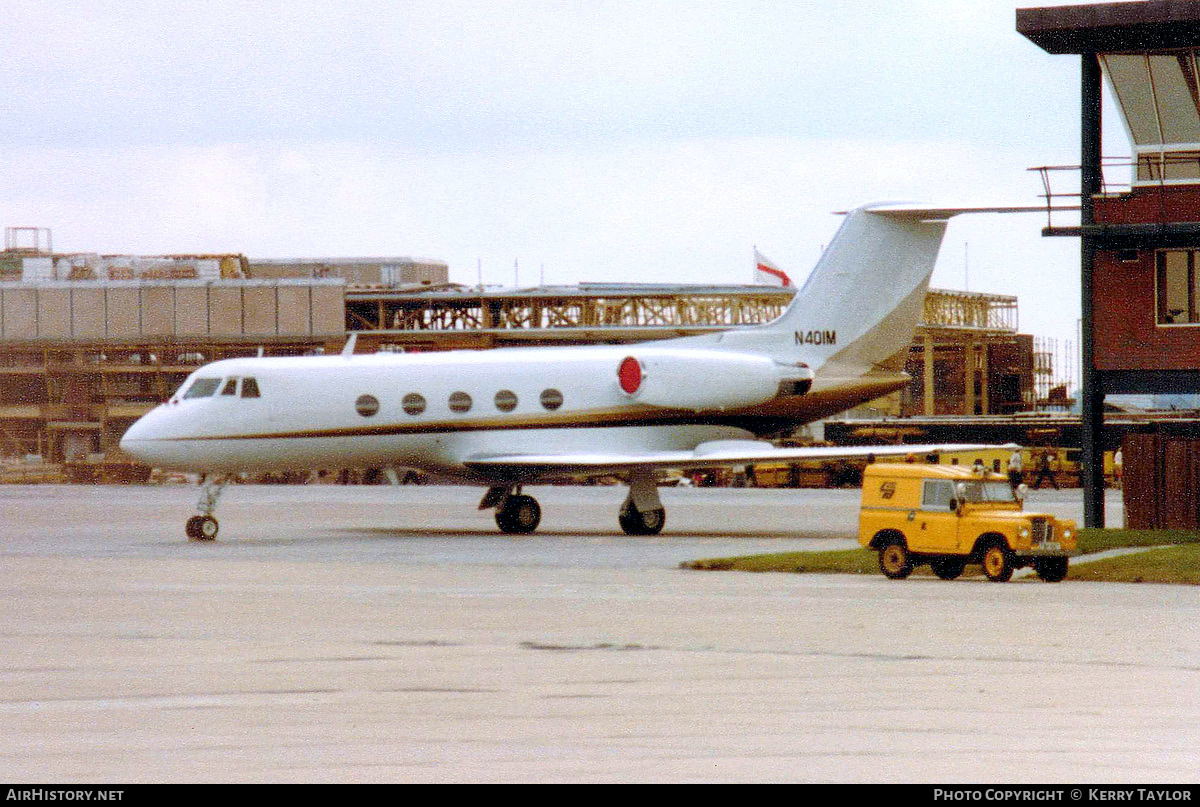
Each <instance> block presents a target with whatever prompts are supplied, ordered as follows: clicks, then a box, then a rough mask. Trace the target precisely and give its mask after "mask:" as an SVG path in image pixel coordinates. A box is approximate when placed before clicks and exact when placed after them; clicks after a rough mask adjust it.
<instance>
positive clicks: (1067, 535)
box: [1063, 529, 1071, 538]
mask: <svg viewBox="0 0 1200 807" xmlns="http://www.w3.org/2000/svg"><path fill="white" fill-rule="evenodd" d="M1070 537H1071V530H1070V529H1065V530H1063V538H1070Z"/></svg>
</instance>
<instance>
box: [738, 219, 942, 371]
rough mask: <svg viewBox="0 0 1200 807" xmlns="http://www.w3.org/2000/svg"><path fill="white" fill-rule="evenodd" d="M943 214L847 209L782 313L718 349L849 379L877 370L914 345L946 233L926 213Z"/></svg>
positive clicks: (940, 221) (940, 223)
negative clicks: (750, 351) (838, 370)
mask: <svg viewBox="0 0 1200 807" xmlns="http://www.w3.org/2000/svg"><path fill="white" fill-rule="evenodd" d="M944 212H945V211H942V210H937V211H925V210H922V209H919V208H897V207H893V206H888V207H871V206H867V207H861V208H858V209H856V210H853V211H851V212H850V213H849V214H847V216H846V220H845V221H844V222H842V226H841V227H840V228H839V229H838V231H837V233H836V235H835V236H834V238H833V241H832V242H831V243H830V244H829V247H828V248H827V249H826V250H825V253H824V254H823V255H822V256H821V259H820V260H819V261H818V262H817V265H816V267H815V268H814V269H813V271H812V273H811V274H810V275H809V277H808V280H807V281H806V282H805V284H804V286H803V287H802V288H801V289H800V291H799V292H797V294H796V297H795V298H794V299H793V300H792V304H791V305H790V306H789V307H788V309H787V310H786V311H785V312H784V313H783V315H782V316H780V317H779V318H778V319H776V320H775V321H774V322H771V323H769V324H767V325H763V326H761V327H758V328H749V329H746V330H745V331H743V332H741V333H739V334H736V335H735V334H733V333H730V332H726V333H725V334H724V337H725V338H724V339H722V343H723V344H728V345H729V346H731V347H732V346H734V345H735V344H736V345H737V346H738V347H751V346H753V348H754V349H756V350H761V351H763V352H767V353H770V354H771V355H772V356H773V357H774V358H776V359H777V360H779V361H785V362H794V361H803V362H805V363H807V364H809V365H810V366H812V367H814V368H815V367H820V366H828V365H830V364H835V365H845V366H846V370H847V373H848V374H853V375H857V374H860V373H862V372H865V371H867V370H870V369H871V368H873V367H878V366H879V365H880V364H882V363H883V362H885V361H887V360H888V359H889V358H891V357H892V356H894V355H896V354H897V353H899V352H900V351H901V350H904V349H905V348H907V347H908V345H909V343H910V342H911V341H912V335H913V330H914V329H915V328H916V325H917V323H918V322H919V321H920V318H921V313H922V311H923V308H924V304H925V292H926V291H927V290H928V288H929V277H930V275H931V274H933V267H934V264H935V263H936V262H937V256H938V249H939V248H940V247H941V242H942V236H943V234H944V233H945V231H946V223H947V218H946V217H945V216H944V215H943V216H937V217H935V216H933V215H931V214H936V213H944ZM951 215H952V214H951ZM743 340H744V341H743ZM828 369H830V370H832V369H834V368H833V367H828Z"/></svg>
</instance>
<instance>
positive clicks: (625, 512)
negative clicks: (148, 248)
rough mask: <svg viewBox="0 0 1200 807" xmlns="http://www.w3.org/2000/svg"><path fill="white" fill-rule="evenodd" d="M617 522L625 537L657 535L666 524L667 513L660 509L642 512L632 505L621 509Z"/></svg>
mask: <svg viewBox="0 0 1200 807" xmlns="http://www.w3.org/2000/svg"><path fill="white" fill-rule="evenodd" d="M617 522H618V523H619V524H620V525H621V529H622V530H624V531H625V534H626V535H658V534H659V533H660V532H662V528H663V526H664V525H665V524H666V523H667V512H666V510H663V509H662V508H659V509H657V510H647V511H646V512H644V513H643V512H642V511H641V510H638V509H637V508H635V507H633V506H632V505H626V506H624V507H622V508H621V512H620V513H619V514H618V515H617Z"/></svg>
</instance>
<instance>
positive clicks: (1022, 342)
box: [0, 228, 1048, 479]
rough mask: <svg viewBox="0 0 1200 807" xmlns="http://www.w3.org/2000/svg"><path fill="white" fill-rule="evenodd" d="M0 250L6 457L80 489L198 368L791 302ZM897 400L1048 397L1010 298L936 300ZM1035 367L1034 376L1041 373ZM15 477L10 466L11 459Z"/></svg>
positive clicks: (338, 265) (685, 330)
mask: <svg viewBox="0 0 1200 807" xmlns="http://www.w3.org/2000/svg"><path fill="white" fill-rule="evenodd" d="M5 246H6V249H5V250H4V252H3V253H2V254H0V456H3V457H6V458H8V459H9V464H10V465H13V464H14V463H13V458H25V457H40V458H44V459H45V460H46V461H47V462H50V463H55V464H61V465H62V466H63V467H64V468H66V469H67V470H68V471H69V473H70V475H72V476H75V477H78V478H85V479H94V478H101V479H105V478H120V477H127V476H130V475H133V476H137V475H138V474H139V473H144V472H146V471H147V470H148V469H135V468H131V467H130V466H129V465H128V464H127V463H126V462H125V461H124V460H123V458H122V457H121V456H120V455H119V452H118V451H117V448H116V446H117V444H118V442H119V439H120V436H121V435H122V434H123V433H124V431H125V429H126V428H128V426H129V424H131V423H132V422H133V421H134V420H136V419H137V418H138V417H139V416H141V415H142V414H143V413H145V412H146V411H148V410H149V409H150V408H152V407H153V406H154V405H155V404H156V403H157V402H159V401H162V400H164V399H165V398H166V397H168V396H169V395H170V393H171V392H172V391H173V390H174V389H175V388H176V387H178V385H179V384H180V383H182V381H183V380H184V379H185V378H186V377H187V375H188V374H189V373H190V372H192V371H193V370H194V369H195V368H196V367H197V366H198V365H200V364H202V363H204V362H208V361H213V360H216V359H222V358H233V357H236V356H248V355H256V354H260V353H261V354H262V355H303V354H311V353H319V352H326V351H334V350H340V349H341V348H342V345H343V344H344V342H345V340H346V339H347V336H348V334H351V333H355V334H357V339H358V344H359V348H358V349H359V351H360V352H363V351H371V350H408V351H414V350H445V349H453V348H490V347H499V346H513V345H529V344H559V345H563V344H583V343H629V342H639V341H645V340H649V339H661V338H668V337H674V336H684V335H690V334H697V333H703V332H707V331H714V330H724V329H728V328H733V327H739V326H745V325H754V324H759V323H764V322H769V321H770V320H772V319H774V318H776V317H777V316H779V315H780V314H781V313H782V311H783V309H784V308H785V307H786V306H787V305H788V303H789V301H790V300H791V296H792V294H793V290H792V289H784V288H776V287H768V286H673V285H616V284H581V285H579V286H571V287H538V288H528V289H507V290H494V289H479V288H469V287H460V286H455V285H452V284H450V283H449V282H448V269H447V266H446V264H445V263H443V262H440V261H434V260H426V259H412V258H329V259H303V260H287V261H279V260H274V261H253V260H248V259H247V258H245V257H244V256H241V255H161V256H129V255H116V256H113V255H108V256H105V255H94V254H57V253H54V252H53V251H52V249H51V248H50V234H49V232H48V231H45V230H41V229H37V228H10V230H9V231H8V233H7V238H6V244H5ZM907 370H908V372H909V374H910V375H911V376H912V378H913V381H912V384H911V386H910V387H909V388H907V389H906V390H902V391H901V392H899V393H896V394H894V395H892V396H890V397H889V398H887V399H884V400H881V401H877V402H874V403H873V404H872V407H873V408H874V410H875V411H876V412H878V413H880V414H888V415H910V414H937V415H943V414H1007V413H1011V412H1016V411H1024V410H1030V409H1033V408H1034V407H1035V406H1036V405H1037V403H1038V398H1039V397H1042V396H1039V388H1048V385H1047V383H1045V382H1046V379H1045V378H1043V376H1044V367H1043V365H1042V364H1039V361H1038V354H1037V351H1035V349H1034V340H1033V338H1032V337H1030V336H1028V335H1023V334H1020V333H1018V331H1017V300H1016V298H1015V297H1007V296H1002V295H994V294H979V293H969V292H957V291H946V290H933V291H930V292H929V294H928V297H927V299H926V304H925V316H924V321H923V322H922V324H921V326H920V327H919V329H918V331H917V335H916V338H915V340H914V342H913V345H912V348H911V351H910V355H909V357H908V360H907ZM1039 372H1041V373H1042V374H1041V375H1039ZM16 464H20V463H16Z"/></svg>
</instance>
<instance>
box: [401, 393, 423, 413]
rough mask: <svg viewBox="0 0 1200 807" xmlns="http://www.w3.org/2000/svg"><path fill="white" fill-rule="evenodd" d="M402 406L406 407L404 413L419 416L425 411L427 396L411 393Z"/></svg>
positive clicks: (405, 397) (403, 400) (402, 402)
mask: <svg viewBox="0 0 1200 807" xmlns="http://www.w3.org/2000/svg"><path fill="white" fill-rule="evenodd" d="M400 405H401V406H403V407H404V411H405V412H406V413H408V414H410V415H419V414H421V413H422V412H424V411H425V396H423V395H421V394H419V393H416V392H410V393H408V394H407V395H405V396H404V398H403V399H402V400H401V401H400Z"/></svg>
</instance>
